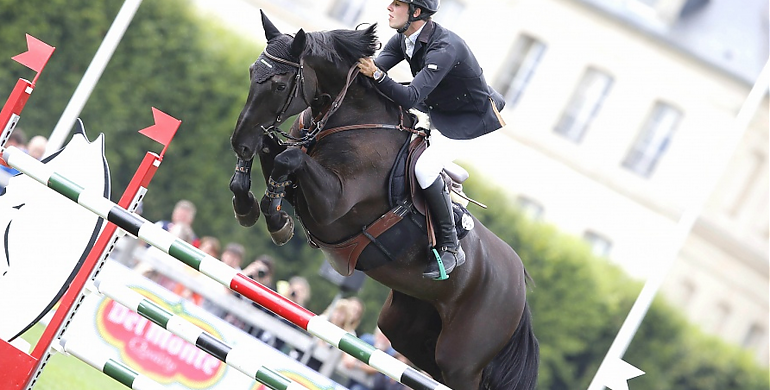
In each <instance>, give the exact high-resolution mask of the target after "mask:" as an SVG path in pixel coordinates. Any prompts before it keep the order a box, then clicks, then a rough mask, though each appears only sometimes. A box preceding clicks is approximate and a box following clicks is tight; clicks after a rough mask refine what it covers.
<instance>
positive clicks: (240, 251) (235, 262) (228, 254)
mask: <svg viewBox="0 0 770 390" xmlns="http://www.w3.org/2000/svg"><path fill="white" fill-rule="evenodd" d="M245 255H246V250H245V249H244V248H243V245H241V244H238V243H235V242H231V243H229V244H227V245H226V246H225V250H224V251H223V252H222V262H223V263H225V264H226V265H227V266H229V267H232V268H235V269H237V270H238V271H240V270H241V263H243V257H244V256H245Z"/></svg>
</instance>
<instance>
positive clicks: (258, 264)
mask: <svg viewBox="0 0 770 390" xmlns="http://www.w3.org/2000/svg"><path fill="white" fill-rule="evenodd" d="M274 266H275V262H274V261H273V258H272V257H270V256H268V255H262V256H259V257H257V258H256V259H254V261H253V262H252V263H251V264H249V265H248V266H247V267H246V268H245V269H244V270H243V274H244V275H246V276H248V277H250V278H252V279H254V280H256V281H257V282H259V283H260V284H262V285H264V286H266V287H268V288H270V289H271V290H273V291H275V286H274V285H273V267H274Z"/></svg>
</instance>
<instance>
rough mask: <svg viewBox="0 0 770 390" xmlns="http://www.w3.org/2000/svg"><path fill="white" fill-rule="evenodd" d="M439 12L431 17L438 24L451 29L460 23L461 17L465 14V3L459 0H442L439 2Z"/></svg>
mask: <svg viewBox="0 0 770 390" xmlns="http://www.w3.org/2000/svg"><path fill="white" fill-rule="evenodd" d="M439 3H440V5H439V12H436V14H435V15H433V19H434V20H435V21H436V22H438V24H440V25H442V26H446V27H452V26H454V25H455V24H457V23H460V22H461V18H460V17H461V16H462V14H463V12H465V3H464V2H463V1H461V0H443V1H440V2H439Z"/></svg>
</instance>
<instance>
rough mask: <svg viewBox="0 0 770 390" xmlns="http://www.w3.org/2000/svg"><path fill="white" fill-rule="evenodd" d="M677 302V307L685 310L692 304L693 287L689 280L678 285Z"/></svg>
mask: <svg viewBox="0 0 770 390" xmlns="http://www.w3.org/2000/svg"><path fill="white" fill-rule="evenodd" d="M677 295H678V296H677V300H678V301H679V305H680V306H681V307H683V308H686V307H687V306H689V305H690V302H692V299H693V297H694V296H695V285H694V284H693V282H691V281H689V280H683V281H682V282H681V283H680V285H679V291H677Z"/></svg>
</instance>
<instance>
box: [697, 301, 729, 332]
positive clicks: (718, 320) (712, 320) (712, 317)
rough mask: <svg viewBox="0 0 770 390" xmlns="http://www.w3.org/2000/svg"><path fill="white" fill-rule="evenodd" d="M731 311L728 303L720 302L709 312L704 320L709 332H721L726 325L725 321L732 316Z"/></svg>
mask: <svg viewBox="0 0 770 390" xmlns="http://www.w3.org/2000/svg"><path fill="white" fill-rule="evenodd" d="M730 312H731V310H730V306H729V305H728V304H727V303H725V302H722V303H719V304H718V305H717V306H716V307H715V308H714V309H713V310H711V311H710V312H709V313H708V314H707V316H706V318H705V322H704V328H705V330H706V331H707V332H709V333H713V334H719V332H720V331H721V330H722V328H723V327H724V326H725V323H726V322H727V319H728V317H729V316H730Z"/></svg>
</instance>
